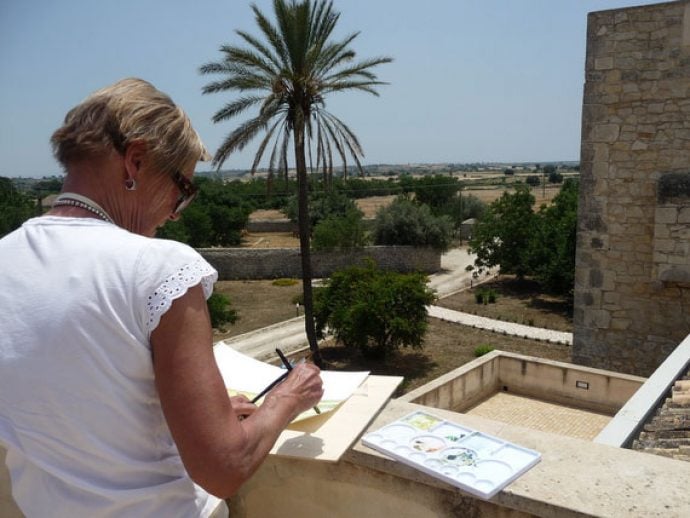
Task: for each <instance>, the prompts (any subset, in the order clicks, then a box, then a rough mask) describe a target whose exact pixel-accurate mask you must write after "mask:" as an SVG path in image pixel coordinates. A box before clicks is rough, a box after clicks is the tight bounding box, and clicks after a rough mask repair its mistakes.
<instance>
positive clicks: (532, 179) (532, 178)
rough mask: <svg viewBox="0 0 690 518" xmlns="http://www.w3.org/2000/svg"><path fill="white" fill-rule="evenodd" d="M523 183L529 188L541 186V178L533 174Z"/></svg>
mask: <svg viewBox="0 0 690 518" xmlns="http://www.w3.org/2000/svg"><path fill="white" fill-rule="evenodd" d="M525 183H526V184H527V185H529V186H531V187H537V186H538V185H539V184H541V178H539V177H538V176H537V175H535V174H531V175H529V176H528V177H527V179H526V180H525Z"/></svg>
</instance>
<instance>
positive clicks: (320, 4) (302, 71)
mask: <svg viewBox="0 0 690 518" xmlns="http://www.w3.org/2000/svg"><path fill="white" fill-rule="evenodd" d="M273 9H274V14H275V20H276V21H275V23H273V22H271V21H270V20H269V19H268V18H267V17H266V16H265V15H264V14H263V13H262V12H261V11H260V10H259V9H258V7H256V6H255V5H254V6H252V10H253V11H254V16H255V20H256V23H257V25H258V26H259V29H260V31H261V34H262V37H263V38H262V39H263V41H262V39H261V38H257V37H255V36H252V35H250V34H249V33H247V32H244V31H240V30H238V31H236V33H237V35H238V36H239V37H240V38H241V39H242V40H243V41H244V43H245V44H246V45H247V46H245V47H241V46H236V45H223V46H222V47H221V49H220V50H221V52H222V53H223V59H222V60H221V61H217V62H212V63H208V64H205V65H203V66H202V67H201V68H200V71H201V73H202V74H220V75H222V76H224V77H223V78H221V79H219V80H217V81H213V82H211V83H209V84H207V85H206V86H205V87H204V89H203V92H204V93H214V92H227V91H235V92H239V93H241V94H245V95H243V96H242V97H240V98H238V99H235V100H234V101H231V102H229V103H228V104H226V105H225V106H224V107H223V108H221V109H220V110H219V111H218V112H216V113H215V115H214V116H213V121H214V122H221V121H225V120H228V119H232V118H234V117H236V116H238V115H239V114H241V113H244V112H245V111H246V110H248V109H250V108H257V107H258V108H259V112H258V115H256V116H254V117H252V118H250V119H249V120H247V121H245V122H243V123H242V124H240V126H239V127H237V128H236V129H235V130H234V131H232V132H231V133H230V134H229V135H228V136H227V137H226V139H225V140H224V141H223V143H222V144H221V146H220V147H219V148H218V151H216V154H215V156H214V158H213V163H214V164H215V165H216V166H217V167H218V168H220V165H221V164H222V163H223V162H224V161H225V160H226V159H227V158H228V156H229V155H230V154H231V153H233V152H234V151H239V150H242V149H243V148H244V147H245V146H246V145H247V144H248V143H249V142H250V141H251V140H252V139H253V138H254V137H256V136H257V135H258V134H259V133H261V132H265V135H264V137H263V139H262V141H261V143H260V144H259V148H258V150H257V152H256V156H255V159H254V163H253V164H252V171H255V170H256V167H257V166H258V164H259V162H260V161H261V158H262V156H263V154H264V151H265V149H266V147H267V146H268V144H269V143H270V142H271V141H272V140H273V151H272V153H271V158H270V161H269V175H270V174H272V173H273V171H274V170H275V169H276V166H277V167H278V168H279V169H280V170H282V171H283V173H284V175H285V176H286V177H287V170H288V167H287V163H288V147H289V143H290V138H291V137H292V141H293V150H294V158H295V169H296V170H297V182H298V199H299V217H298V223H299V237H300V250H301V254H300V255H301V260H302V281H303V294H304V316H305V330H306V334H307V339H308V340H309V347H310V349H311V351H312V355H313V359H314V362H315V363H317V364H321V363H322V362H321V355H320V353H319V350H318V345H317V341H316V331H315V328H314V321H313V305H312V287H311V278H312V270H311V254H310V250H309V239H310V234H311V231H310V226H309V197H308V185H307V161H306V147H307V146H309V150H310V157H311V150H312V149H314V148H315V149H316V168H317V169H319V167H321V169H322V171H323V173H324V175H329V174H332V164H333V161H332V150H333V149H335V150H336V151H337V152H338V154H339V155H340V157H341V159H342V162H343V173H344V176H346V175H347V161H346V155H347V154H349V155H351V156H352V157H353V159H354V161H355V163H356V164H357V166H358V168H359V169H360V170H361V164H360V161H359V157H360V156H362V155H363V153H362V148H361V146H360V144H359V141H358V140H357V137H356V136H355V134H354V133H353V132H352V131H351V130H350V128H349V127H348V126H347V125H346V124H345V123H344V122H342V121H341V120H340V119H339V118H337V117H335V116H334V115H333V114H331V113H330V112H328V111H327V110H326V103H325V97H326V95H328V94H330V93H334V92H341V91H346V90H353V89H354V90H361V91H364V92H368V93H371V94H374V95H378V93H377V92H376V90H375V87H376V86H378V85H381V84H384V83H382V82H380V81H378V80H377V78H376V75H374V73H373V72H372V69H373V68H374V67H375V66H377V65H380V64H383V63H389V62H390V61H392V60H391V59H390V58H388V57H380V58H373V59H368V60H364V61H360V62H356V63H353V59H354V58H355V52H354V50H352V49H351V48H350V44H351V43H352V41H353V40H354V39H355V38H356V37H357V33H354V34H351V35H349V36H346V37H345V38H344V39H342V40H339V41H334V40H333V39H332V35H333V30H334V28H335V26H336V24H337V22H338V19H339V17H340V14H339V13H337V12H336V11H334V10H333V6H332V3H331V2H327V1H325V0H316V1H315V2H312V1H310V0H302V1H297V0H291V1H288V0H274V2H273Z"/></svg>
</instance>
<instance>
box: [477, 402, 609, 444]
mask: <svg viewBox="0 0 690 518" xmlns="http://www.w3.org/2000/svg"><path fill="white" fill-rule="evenodd" d="M464 413H465V414H468V415H478V416H481V417H486V418H487V419H492V420H494V421H501V422H503V423H508V424H513V425H517V426H524V427H525V428H531V429H532V430H540V431H542V432H550V433H556V434H558V435H567V436H568V437H576V438H578V439H585V440H587V441H591V440H592V439H594V438H595V437H596V436H597V435H598V434H599V432H601V430H603V428H604V427H605V426H606V425H607V424H608V423H609V421H611V416H609V415H604V414H600V413H597V412H592V411H589V410H583V409H580V408H573V407H569V406H566V405H562V404H560V403H549V402H548V401H541V400H539V399H532V398H529V397H525V396H520V395H517V394H509V393H507V392H496V394H494V395H493V396H491V397H489V398H488V399H485V400H484V401H482V402H481V403H479V404H478V405H476V406H475V407H473V408H471V409H469V410H466V411H465V412H464Z"/></svg>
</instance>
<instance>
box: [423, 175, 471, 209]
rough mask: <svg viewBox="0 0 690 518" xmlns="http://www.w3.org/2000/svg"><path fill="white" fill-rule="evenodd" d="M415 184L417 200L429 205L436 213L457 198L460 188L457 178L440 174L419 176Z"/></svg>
mask: <svg viewBox="0 0 690 518" xmlns="http://www.w3.org/2000/svg"><path fill="white" fill-rule="evenodd" d="M413 186H414V187H413V189H414V196H415V201H416V202H417V203H420V204H425V205H428V206H429V208H430V209H431V210H432V212H434V214H438V213H439V211H440V209H441V208H442V207H444V206H446V205H448V204H449V203H450V202H451V201H452V200H453V199H455V198H456V196H457V194H458V191H459V190H460V184H459V183H458V179H457V178H451V177H448V176H443V175H438V174H437V175H434V176H422V177H421V178H417V179H416V180H414V183H413Z"/></svg>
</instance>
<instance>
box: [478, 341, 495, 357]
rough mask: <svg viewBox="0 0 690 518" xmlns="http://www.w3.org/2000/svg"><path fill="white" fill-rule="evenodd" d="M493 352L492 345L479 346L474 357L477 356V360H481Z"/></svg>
mask: <svg viewBox="0 0 690 518" xmlns="http://www.w3.org/2000/svg"><path fill="white" fill-rule="evenodd" d="M493 350H494V348H493V346H491V345H489V344H482V345H478V346H477V347H476V348H475V349H474V355H475V356H476V357H477V358H479V357H480V356H484V355H485V354H487V353H490V352H491V351H493Z"/></svg>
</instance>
